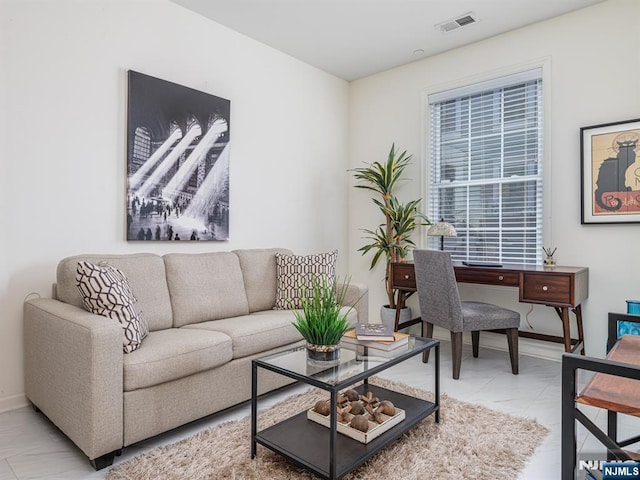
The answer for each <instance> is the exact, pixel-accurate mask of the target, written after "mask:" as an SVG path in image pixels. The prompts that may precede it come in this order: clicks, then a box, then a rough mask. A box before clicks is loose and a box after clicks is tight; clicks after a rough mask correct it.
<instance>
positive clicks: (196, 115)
mask: <svg viewBox="0 0 640 480" xmlns="http://www.w3.org/2000/svg"><path fill="white" fill-rule="evenodd" d="M230 104H231V102H230V101H229V100H226V99H224V98H220V97H217V96H215V95H211V94H208V93H205V92H200V91H198V90H194V89H192V88H188V87H184V86H181V85H177V84H175V83H172V82H168V81H165V80H161V79H159V78H154V77H151V76H149V75H144V74H142V73H138V72H134V71H131V70H130V71H129V72H128V111H127V122H128V124H127V198H126V215H127V226H126V229H127V232H126V238H127V240H130V241H165V240H171V241H176V240H179V241H194V240H228V239H229V138H230V135H229V134H230V119H229V114H230V110H231V105H230Z"/></svg>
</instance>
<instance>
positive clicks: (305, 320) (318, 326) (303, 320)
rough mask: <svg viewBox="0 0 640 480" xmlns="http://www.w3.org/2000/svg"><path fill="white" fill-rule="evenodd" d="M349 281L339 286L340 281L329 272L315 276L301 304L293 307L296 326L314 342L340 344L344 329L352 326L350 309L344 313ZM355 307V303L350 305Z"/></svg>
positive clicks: (294, 324)
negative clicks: (342, 310)
mask: <svg viewBox="0 0 640 480" xmlns="http://www.w3.org/2000/svg"><path fill="white" fill-rule="evenodd" d="M348 288H349V282H348V281H345V282H344V284H343V285H342V286H341V287H340V288H338V285H337V281H335V280H329V279H328V278H327V276H325V275H322V276H319V277H316V276H314V277H312V278H311V282H310V289H309V291H306V292H305V291H303V295H302V298H301V299H300V305H301V308H300V309H298V310H294V311H293V314H294V315H295V317H296V319H295V321H294V322H292V323H293V326H294V327H296V329H297V330H298V331H299V332H300V334H301V335H302V337H303V338H304V339H305V340H306V341H307V343H310V344H312V345H337V344H339V343H340V339H341V338H342V336H343V335H344V333H345V332H346V331H347V330H349V328H351V325H350V324H349V321H348V320H347V315H348V314H349V311H350V310H351V309H349V310H348V311H346V312H344V313H342V312H341V309H342V305H343V304H344V299H345V296H346V294H347V289H348ZM351 308H353V307H351Z"/></svg>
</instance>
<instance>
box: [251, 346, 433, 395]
mask: <svg viewBox="0 0 640 480" xmlns="http://www.w3.org/2000/svg"><path fill="white" fill-rule="evenodd" d="M438 343H439V342H438V340H432V339H430V338H422V337H415V336H410V337H409V341H408V344H407V345H405V346H402V347H400V348H397V349H395V350H392V351H390V352H385V351H381V350H375V349H373V348H367V347H364V346H361V345H358V346H356V345H353V346H351V345H350V346H341V347H340V359H339V360H336V361H335V362H331V363H320V362H314V361H311V360H309V359H308V358H307V349H306V347H299V348H294V349H292V350H286V351H284V352H279V353H274V354H272V355H268V356H265V357H261V358H259V359H257V360H256V361H255V362H256V364H258V365H259V366H261V367H264V368H268V369H269V370H273V371H276V372H279V373H282V374H285V375H287V376H290V377H293V378H298V379H300V380H303V381H306V382H307V383H313V384H315V383H319V384H324V385H326V386H333V385H336V384H338V383H340V384H343V383H345V382H348V381H350V380H352V379H353V378H354V377H358V376H361V377H362V378H364V377H368V376H369V375H372V374H375V373H376V371H382V370H384V369H385V368H388V367H390V366H391V365H393V364H396V363H400V362H402V361H404V360H406V359H407V358H409V357H412V356H414V355H417V354H418V353H420V352H424V351H425V350H427V349H429V348H431V347H433V346H435V345H436V344H438Z"/></svg>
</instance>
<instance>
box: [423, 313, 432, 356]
mask: <svg viewBox="0 0 640 480" xmlns="http://www.w3.org/2000/svg"><path fill="white" fill-rule="evenodd" d="M425 325H426V326H427V331H426V333H425V331H424V327H425ZM422 334H423V335H425V336H426V338H433V323H429V322H422ZM430 352H431V349H429V350H426V351H425V352H424V353H423V354H422V363H427V362H428V361H429V353H430Z"/></svg>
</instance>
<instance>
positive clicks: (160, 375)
mask: <svg viewBox="0 0 640 480" xmlns="http://www.w3.org/2000/svg"><path fill="white" fill-rule="evenodd" d="M231 358H232V350H231V339H230V338H229V337H228V336H227V335H225V334H224V333H221V332H215V331H202V330H187V329H181V328H168V329H166V330H159V331H157V332H151V333H149V335H148V337H147V338H146V339H145V341H144V344H143V345H142V347H141V348H139V349H138V350H136V351H135V352H132V353H131V354H129V355H125V356H124V390H125V391H126V392H130V391H133V390H137V389H139V388H146V387H150V386H153V385H159V384H161V383H166V382H170V381H172V380H177V379H179V378H182V377H186V376H188V375H193V374H194V373H198V372H202V371H205V370H209V369H212V368H215V367H217V366H219V365H223V364H225V363H227V362H229V361H230V360H231Z"/></svg>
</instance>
